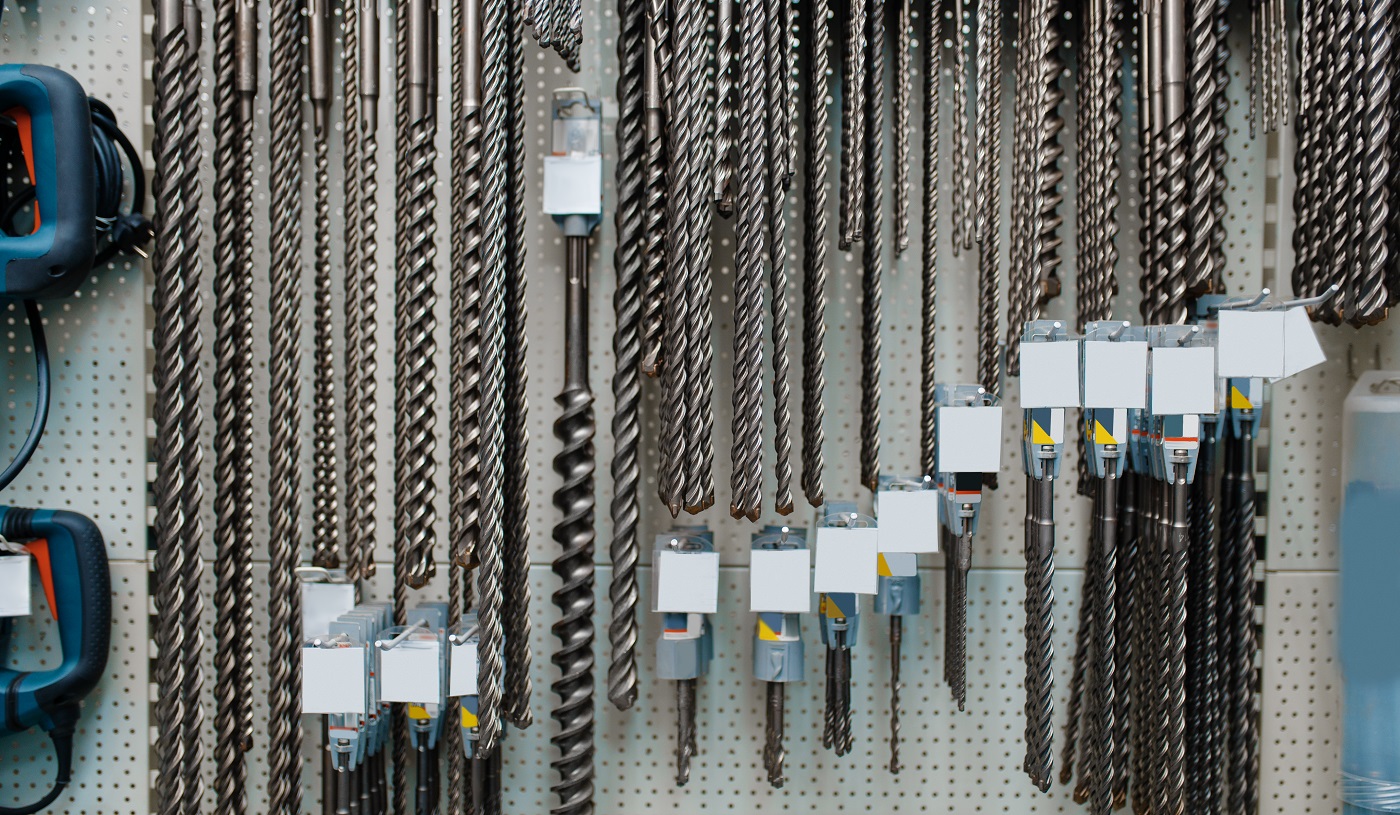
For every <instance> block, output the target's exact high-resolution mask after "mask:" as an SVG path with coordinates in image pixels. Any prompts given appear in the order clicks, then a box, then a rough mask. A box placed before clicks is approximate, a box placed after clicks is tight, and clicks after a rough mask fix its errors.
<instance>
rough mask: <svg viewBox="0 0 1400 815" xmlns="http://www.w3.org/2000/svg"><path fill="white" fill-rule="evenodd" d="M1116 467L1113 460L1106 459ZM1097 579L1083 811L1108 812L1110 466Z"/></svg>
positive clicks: (1112, 633) (1112, 593)
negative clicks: (1086, 795)
mask: <svg viewBox="0 0 1400 815" xmlns="http://www.w3.org/2000/svg"><path fill="white" fill-rule="evenodd" d="M1112 466H1114V467H1115V468H1116V464H1115V465H1112ZM1098 505H1099V512H1098V518H1097V519H1096V521H1097V525H1098V529H1099V531H1098V537H1099V580H1098V582H1097V583H1096V585H1095V586H1094V592H1095V599H1094V605H1095V611H1096V613H1095V615H1094V622H1093V625H1094V629H1093V647H1092V648H1091V651H1092V653H1093V659H1094V664H1093V668H1092V676H1093V681H1092V682H1091V684H1090V689H1089V691H1088V693H1087V698H1088V702H1089V729H1088V732H1087V733H1086V734H1085V735H1086V737H1087V738H1088V740H1089V751H1088V754H1089V776H1090V778H1091V779H1092V787H1091V789H1090V793H1089V811H1090V812H1092V813H1093V815H1108V813H1109V812H1110V811H1111V810H1112V809H1113V789H1114V781H1115V779H1114V775H1113V770H1114V768H1113V757H1114V752H1115V749H1116V747H1115V742H1114V740H1115V737H1116V729H1115V720H1114V716H1115V714H1116V712H1117V711H1116V709H1115V704H1116V694H1117V685H1116V674H1117V663H1116V653H1115V652H1116V650H1117V633H1118V632H1117V624H1118V621H1117V617H1116V614H1115V609H1114V603H1115V602H1116V594H1117V589H1118V585H1117V576H1118V475H1117V472H1116V469H1114V470H1110V471H1109V472H1108V474H1107V475H1106V477H1104V478H1102V479H1100V480H1099V485H1098Z"/></svg>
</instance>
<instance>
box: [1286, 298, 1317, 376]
mask: <svg viewBox="0 0 1400 815" xmlns="http://www.w3.org/2000/svg"><path fill="white" fill-rule="evenodd" d="M1326 360H1327V355H1326V354H1325V353H1323V351H1322V346H1321V345H1319V344H1318V342H1317V333H1316V332H1315V331H1313V323H1312V320H1309V319H1308V312H1307V309H1305V308H1303V307H1302V306H1299V307H1298V308H1290V309H1289V310H1288V311H1285V312H1284V313H1283V375H1284V376H1292V375H1294V374H1296V373H1302V372H1303V371H1306V370H1307V369H1309V368H1311V367H1313V366H1314V365H1321V364H1322V363H1323V362H1325V361H1326Z"/></svg>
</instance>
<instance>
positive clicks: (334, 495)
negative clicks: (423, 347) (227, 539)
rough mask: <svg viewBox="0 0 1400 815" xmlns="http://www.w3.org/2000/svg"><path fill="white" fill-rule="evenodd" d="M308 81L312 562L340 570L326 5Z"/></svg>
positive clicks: (314, 9)
mask: <svg viewBox="0 0 1400 815" xmlns="http://www.w3.org/2000/svg"><path fill="white" fill-rule="evenodd" d="M306 19H307V29H306V33H307V37H306V45H307V49H306V50H307V57H306V61H307V67H308V71H307V76H308V78H309V79H310V82H309V85H310V94H309V96H310V98H311V113H312V146H313V156H314V161H313V173H312V174H313V182H312V187H313V190H314V198H313V201H314V204H313V229H312V236H313V238H312V245H313V248H314V250H315V263H314V264H313V266H314V296H313V298H312V299H313V308H312V326H313V336H314V343H313V347H314V349H315V350H314V352H313V353H312V356H311V358H312V375H313V384H314V387H313V399H312V456H311V461H312V467H311V469H312V499H311V521H312V533H311V545H312V549H313V551H314V553H315V554H314V555H313V557H312V563H313V564H315V565H317V566H321V567H323V568H338V567H339V566H340V518H339V514H340V496H339V488H338V486H337V478H336V467H337V464H338V462H337V453H338V449H337V448H338V445H337V439H336V416H335V380H336V371H335V322H334V314H335V302H334V294H333V290H332V285H331V158H330V128H331V120H330V117H331V98H332V89H331V82H332V73H333V67H332V64H331V39H332V36H333V35H332V32H331V9H330V5H329V3H327V2H326V1H325V0H312V2H310V3H309V4H308V6H307V15H306Z"/></svg>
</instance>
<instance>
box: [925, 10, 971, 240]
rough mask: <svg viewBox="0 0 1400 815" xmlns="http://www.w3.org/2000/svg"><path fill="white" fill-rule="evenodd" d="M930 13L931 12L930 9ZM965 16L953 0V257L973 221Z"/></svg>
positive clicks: (969, 231) (965, 237)
mask: <svg viewBox="0 0 1400 815" xmlns="http://www.w3.org/2000/svg"><path fill="white" fill-rule="evenodd" d="M930 11H931V10H930ZM967 70H968V69H967V15H966V13H965V12H964V9H963V0H953V189H954V196H953V229H952V231H953V241H952V243H953V256H954V257H956V256H958V255H959V254H961V252H962V251H963V250H964V249H971V248H972V242H973V237H974V234H973V233H974V231H975V228H976V224H975V223H974V222H973V218H974V213H973V201H974V199H975V193H974V192H973V178H972V158H971V153H970V150H969V144H968V133H969V131H970V130H971V128H970V126H969V119H968V113H967Z"/></svg>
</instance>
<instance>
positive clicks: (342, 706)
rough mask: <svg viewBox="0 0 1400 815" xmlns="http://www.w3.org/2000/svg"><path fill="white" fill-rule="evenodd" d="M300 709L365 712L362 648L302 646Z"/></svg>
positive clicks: (324, 711) (328, 711)
mask: <svg viewBox="0 0 1400 815" xmlns="http://www.w3.org/2000/svg"><path fill="white" fill-rule="evenodd" d="M301 712H302V713H358V714H360V715H364V713H365V649H364V648H363V647H361V646H350V647H347V648H314V647H313V648H303V649H301Z"/></svg>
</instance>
